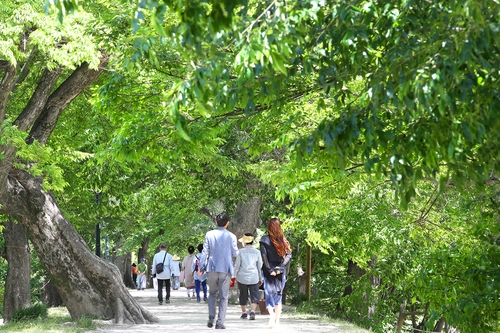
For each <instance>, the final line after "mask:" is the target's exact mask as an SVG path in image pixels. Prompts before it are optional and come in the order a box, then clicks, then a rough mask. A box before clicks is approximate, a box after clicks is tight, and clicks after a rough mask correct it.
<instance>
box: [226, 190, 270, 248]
mask: <svg viewBox="0 0 500 333" xmlns="http://www.w3.org/2000/svg"><path fill="white" fill-rule="evenodd" d="M261 203H262V198H261V197H250V198H246V199H245V200H244V201H240V202H238V205H237V207H236V212H235V213H234V217H233V218H232V219H231V223H229V226H228V227H227V229H228V230H229V231H231V232H232V233H233V234H235V235H236V237H237V239H240V237H242V236H243V235H244V234H245V233H247V232H249V233H252V234H255V231H256V229H257V227H258V226H259V225H261V224H262V220H261V219H260V205H261ZM238 246H241V244H238Z"/></svg>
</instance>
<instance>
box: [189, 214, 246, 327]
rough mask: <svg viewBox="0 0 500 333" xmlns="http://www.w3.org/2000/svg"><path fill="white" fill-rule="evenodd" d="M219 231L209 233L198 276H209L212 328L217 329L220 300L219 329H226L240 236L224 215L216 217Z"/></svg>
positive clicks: (204, 244) (210, 323) (209, 316)
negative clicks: (232, 228) (238, 236)
mask: <svg viewBox="0 0 500 333" xmlns="http://www.w3.org/2000/svg"><path fill="white" fill-rule="evenodd" d="M215 221H216V223H217V229H215V230H211V231H209V232H207V234H206V235H205V242H204V243H203V252H202V256H201V260H200V265H199V267H198V275H201V274H203V272H207V281H208V288H209V298H208V324H207V326H208V327H213V326H214V319H215V304H216V302H217V298H219V315H218V317H217V322H216V323H215V329H225V328H226V326H224V321H225V320H226V311H227V303H228V295H229V283H230V281H231V277H232V276H233V275H234V267H233V260H232V258H233V257H236V255H237V254H238V246H237V243H236V236H235V235H234V234H233V233H232V232H229V231H228V230H227V226H228V225H229V216H228V215H227V213H225V212H224V213H221V214H219V215H217V216H216V217H215Z"/></svg>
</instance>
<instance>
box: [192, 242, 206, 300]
mask: <svg viewBox="0 0 500 333" xmlns="http://www.w3.org/2000/svg"><path fill="white" fill-rule="evenodd" d="M197 249H198V254H196V255H195V256H194V259H193V263H192V264H191V268H192V270H193V272H195V274H194V290H195V292H196V302H198V303H200V289H201V288H203V301H204V302H208V298H207V273H203V274H201V275H198V274H197V272H198V266H199V265H200V259H201V256H202V252H201V251H203V244H198V248H197Z"/></svg>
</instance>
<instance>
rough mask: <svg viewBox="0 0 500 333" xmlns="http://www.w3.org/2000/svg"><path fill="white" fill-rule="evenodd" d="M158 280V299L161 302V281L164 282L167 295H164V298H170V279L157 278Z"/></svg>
mask: <svg viewBox="0 0 500 333" xmlns="http://www.w3.org/2000/svg"><path fill="white" fill-rule="evenodd" d="M157 281H158V301H159V302H163V283H165V288H166V289H167V296H166V297H165V299H166V300H169V299H170V279H167V280H160V279H157Z"/></svg>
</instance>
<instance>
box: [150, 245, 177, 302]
mask: <svg viewBox="0 0 500 333" xmlns="http://www.w3.org/2000/svg"><path fill="white" fill-rule="evenodd" d="M159 263H163V272H161V273H159V272H157V271H156V266H157V265H158V264H159ZM173 269H174V261H173V260H172V256H171V255H170V253H167V244H165V243H161V244H160V252H158V253H157V254H155V256H154V257H153V277H155V276H156V279H157V281H158V304H159V305H162V304H163V284H165V288H166V289H167V294H166V297H165V303H167V304H168V303H170V276H171V275H172V271H173Z"/></svg>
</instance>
